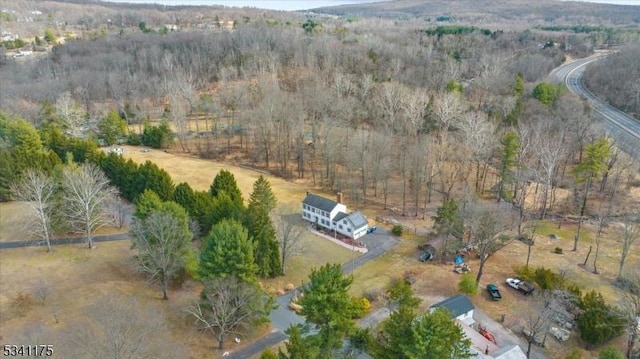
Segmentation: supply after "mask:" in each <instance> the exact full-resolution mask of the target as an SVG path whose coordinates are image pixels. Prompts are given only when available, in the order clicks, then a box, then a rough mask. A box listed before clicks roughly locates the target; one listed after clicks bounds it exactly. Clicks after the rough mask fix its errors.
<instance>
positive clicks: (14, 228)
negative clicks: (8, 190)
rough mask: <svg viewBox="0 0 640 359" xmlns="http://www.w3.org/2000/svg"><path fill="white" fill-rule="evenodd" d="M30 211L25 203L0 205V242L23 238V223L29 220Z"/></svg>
mask: <svg viewBox="0 0 640 359" xmlns="http://www.w3.org/2000/svg"><path fill="white" fill-rule="evenodd" d="M30 213H32V212H31V210H30V208H29V205H28V204H27V203H22V202H4V203H0V242H10V241H16V240H20V239H28V238H25V236H26V235H25V222H26V221H28V220H30V218H31V217H33V216H32V215H30Z"/></svg>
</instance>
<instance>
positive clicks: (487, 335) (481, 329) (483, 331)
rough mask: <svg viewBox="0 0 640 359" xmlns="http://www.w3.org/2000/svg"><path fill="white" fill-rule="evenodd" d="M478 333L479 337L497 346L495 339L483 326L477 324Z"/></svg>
mask: <svg viewBox="0 0 640 359" xmlns="http://www.w3.org/2000/svg"><path fill="white" fill-rule="evenodd" d="M478 333H480V335H482V336H483V337H485V338H487V339H488V340H489V341H490V342H492V343H493V344H497V343H496V337H495V336H494V335H493V334H491V332H489V331H488V330H487V327H485V326H483V325H482V324H480V323H478Z"/></svg>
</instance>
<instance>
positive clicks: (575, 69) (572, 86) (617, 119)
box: [549, 53, 640, 159]
mask: <svg viewBox="0 0 640 359" xmlns="http://www.w3.org/2000/svg"><path fill="white" fill-rule="evenodd" d="M607 55H608V53H596V54H594V55H592V56H589V57H585V58H583V59H579V60H575V61H573V62H570V63H568V64H564V65H562V66H560V67H558V68H556V69H555V70H553V71H552V72H551V73H550V74H549V78H550V79H551V80H552V81H554V82H556V83H564V84H565V85H566V86H567V88H568V89H569V91H571V92H572V93H574V94H576V95H578V96H580V97H582V98H584V99H585V100H586V101H587V103H588V104H589V106H590V107H591V109H592V110H593V113H594V114H595V118H596V120H598V121H599V122H600V123H601V124H602V126H603V128H604V130H605V131H606V132H607V134H608V135H609V136H611V138H613V139H614V140H615V141H616V144H617V145H618V147H619V148H620V149H622V150H623V151H624V152H626V153H627V154H628V155H629V156H632V157H634V158H635V159H640V121H639V120H637V119H635V118H633V117H631V116H629V115H627V114H626V113H624V112H622V111H620V110H618V109H617V108H615V107H612V106H610V105H608V104H607V103H605V102H603V101H602V100H600V99H599V98H598V97H596V96H595V95H594V94H593V93H591V92H590V91H589V90H588V89H587V88H586V87H585V86H584V82H583V81H582V75H583V74H584V71H585V69H586V68H587V66H588V65H589V64H591V63H593V62H596V61H600V60H602V59H603V58H605V57H606V56H607Z"/></svg>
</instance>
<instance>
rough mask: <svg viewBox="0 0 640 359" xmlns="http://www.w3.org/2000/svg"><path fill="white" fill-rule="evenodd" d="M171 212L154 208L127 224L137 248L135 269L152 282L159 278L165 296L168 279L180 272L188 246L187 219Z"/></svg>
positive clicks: (189, 234) (189, 233) (189, 239)
mask: <svg viewBox="0 0 640 359" xmlns="http://www.w3.org/2000/svg"><path fill="white" fill-rule="evenodd" d="M180 222H181V221H180V220H179V219H178V218H176V217H175V216H173V215H171V214H169V213H165V212H160V211H154V212H152V213H151V214H149V216H147V217H146V218H145V219H143V220H139V221H136V222H135V223H134V224H133V226H132V227H131V234H132V238H131V241H132V242H133V247H134V248H136V249H137V250H138V269H139V270H140V271H141V272H143V273H145V274H147V275H148V276H149V280H150V281H152V282H160V285H161V286H162V299H164V300H167V299H169V297H168V296H167V289H168V286H169V281H170V280H171V279H173V278H175V276H176V275H177V274H178V273H180V271H181V270H182V269H183V268H184V265H185V256H186V255H187V254H188V251H189V250H190V247H191V242H190V241H191V237H192V235H191V232H190V231H189V227H188V223H180Z"/></svg>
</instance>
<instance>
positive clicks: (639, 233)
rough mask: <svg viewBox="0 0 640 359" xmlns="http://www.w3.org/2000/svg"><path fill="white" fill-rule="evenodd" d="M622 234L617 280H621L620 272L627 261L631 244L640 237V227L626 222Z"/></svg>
mask: <svg viewBox="0 0 640 359" xmlns="http://www.w3.org/2000/svg"><path fill="white" fill-rule="evenodd" d="M623 226H624V227H623V229H622V233H620V241H621V245H622V247H621V249H622V251H621V253H620V266H619V267H618V279H620V278H622V271H623V270H624V264H625V262H626V261H627V256H628V255H629V250H630V249H631V246H632V245H633V243H634V242H635V241H636V240H637V239H638V238H639V237H640V225H638V224H635V223H632V222H630V221H627V222H625V223H624V224H623Z"/></svg>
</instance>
